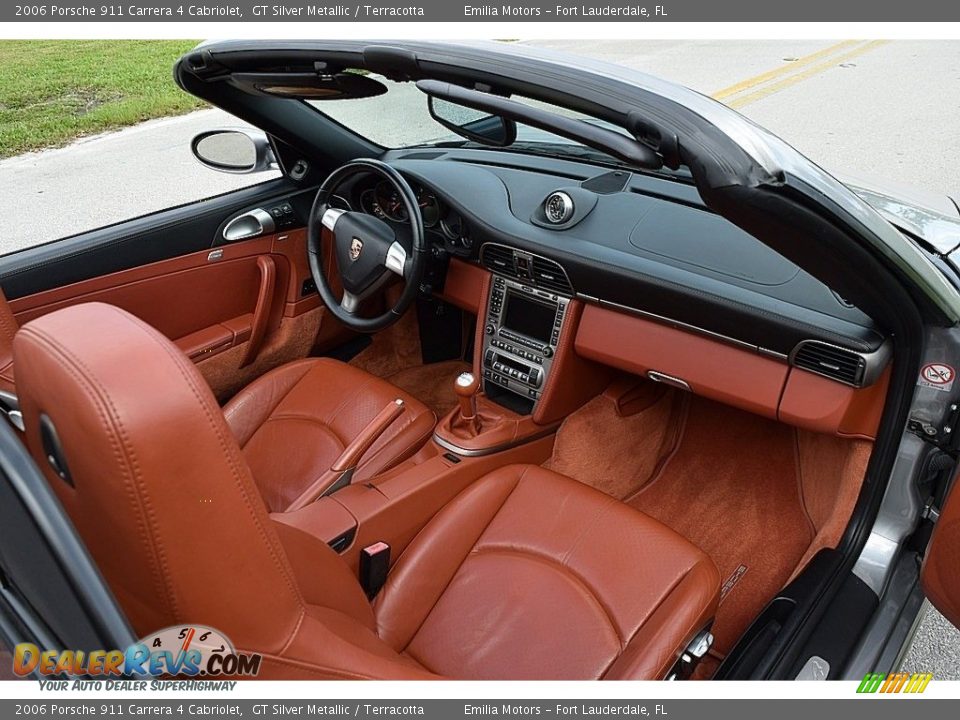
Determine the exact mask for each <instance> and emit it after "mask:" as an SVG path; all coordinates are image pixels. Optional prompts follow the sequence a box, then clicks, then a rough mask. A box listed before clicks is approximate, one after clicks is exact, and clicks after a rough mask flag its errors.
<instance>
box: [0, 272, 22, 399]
mask: <svg viewBox="0 0 960 720" xmlns="http://www.w3.org/2000/svg"><path fill="white" fill-rule="evenodd" d="M17 327H18V326H17V319H16V318H15V317H14V316H13V311H12V310H11V309H10V303H8V302H7V296H6V295H4V294H3V289H2V288H0V390H3V391H5V392H8V393H13V392H14V388H13V336H14V335H15V334H16V332H17Z"/></svg>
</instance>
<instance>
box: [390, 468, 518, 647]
mask: <svg viewBox="0 0 960 720" xmlns="http://www.w3.org/2000/svg"><path fill="white" fill-rule="evenodd" d="M528 469H529V468H524V470H523V472H522V473H521V474H520V476H519V477H518V478H517V479H516V480H515V481H514V485H513V487H512V488H510V490H509V492H507V493H506V494H505V495H504V497H503V500H502V501H501V502H500V505H499V506H498V507H497V509H496V510H494V511H493V513H492V514H491V515H490V518H489V519H488V520H487V522H486V524H485V525H484V526H483V528H482V529H481V530H480V533H479V534H478V535H477V539H476V540H475V541H474V543H473V545H472V546H471V547H470V548H469V549H468V550H467V552H466V554H465V555H464V556H463V557H462V558H461V560H460V564H459V565H457V567H456V568H455V569H454V571H453V573H451V575H450V577H448V578H447V581H446V582H445V583H444V585H443V587H442V588H441V589H440V592H439V593H437V597H436V599H435V600H434V601H433V603H432V604H431V605H430V608H429V609H428V610H427V611H426V612H425V613H424V614H423V617H422V618H421V619H420V622H419V623H418V624H417V627H416V628H415V629H414V631H413V632H412V633H411V634H410V637H409V639H408V640H407V642H406V643H404V645H403V647H401V648H400V649H399V652H406V651H407V648H409V647H410V644H411V643H412V642H413V641H414V640H416V638H417V634H418V633H419V632H420V630H421V629H422V628H423V625H424V623H426V622H427V619H428V618H429V617H430V614H431V613H432V612H433V611H434V610H435V609H436V607H437V603H438V602H440V598H442V597H443V594H444V593H445V592H446V590H447V588H448V587H450V583H451V582H453V579H454V578H455V577H456V576H457V573H458V572H460V567H461V566H462V565H463V563H464V561H465V560H466V559H467V557H468V556H469V555H470V553H471V552H472V551H473V549H474V548H475V547H476V544H477V543H478V542H479V541H480V538H482V537H483V534H484V533H485V532H486V531H487V528H489V527H490V524H491V523H492V522H493V521H494V519H495V518H496V517H497V515H498V514H499V513H500V511H501V510H502V509H503V506H504V505H506V503H507V500H509V499H510V496H511V495H513V492H514V490H516V489H517V486H518V485H519V484H520V480H522V479H523V476H524V475H525V474H526V473H527V470H528ZM447 507H449V505H448V506H447ZM441 512H443V511H442V510H441ZM438 515H439V513H438ZM434 517H436V516H434ZM430 525H431V523H428V524H427V526H426V527H424V528H423V530H421V531H420V532H419V533H417V536H416V537H415V538H414V539H413V540H412V541H411V542H410V544H409V545H407V549H406V550H404V551H403V553H402V554H401V555H400V557H399V558H398V560H397V565H398V566H399V565H400V562H401V561H402V560H403V558H404V556H406V555H408V554H410V553H411V552H412V551H413V550H414V549H415V548H416V546H417V540H418V539H420V538H421V536H422V535H423V534H424V533H426V532H428V531H429V529H430ZM390 589H391V588H390V582H389V580H388V581H387V586H386V587H385V588H384V590H385V591H388V590H390ZM378 627H379V624H378ZM378 634H379V633H378Z"/></svg>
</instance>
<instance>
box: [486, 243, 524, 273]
mask: <svg viewBox="0 0 960 720" xmlns="http://www.w3.org/2000/svg"><path fill="white" fill-rule="evenodd" d="M483 265H484V267H486V268H487V270H491V271H493V272H495V273H499V274H500V275H507V276H509V277H516V275H517V269H516V267H515V266H514V264H513V250H511V249H510V248H507V247H503V245H484V246H483Z"/></svg>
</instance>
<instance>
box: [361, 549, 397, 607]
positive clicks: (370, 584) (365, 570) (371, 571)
mask: <svg viewBox="0 0 960 720" xmlns="http://www.w3.org/2000/svg"><path fill="white" fill-rule="evenodd" d="M389 570H390V546H389V545H387V543H385V542H376V543H374V544H373V545H368V546H367V547H365V548H363V550H361V551H360V586H361V587H362V588H363V591H364V592H365V593H366V594H367V597H368V598H369V599H371V600H373V598H375V597H376V596H377V593H378V592H380V590H381V588H383V586H384V585H385V584H386V582H387V572H388V571H389Z"/></svg>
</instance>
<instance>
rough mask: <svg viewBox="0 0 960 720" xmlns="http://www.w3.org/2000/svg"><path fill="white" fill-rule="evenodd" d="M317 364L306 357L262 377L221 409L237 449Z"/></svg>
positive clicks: (245, 442) (314, 359)
mask: <svg viewBox="0 0 960 720" xmlns="http://www.w3.org/2000/svg"><path fill="white" fill-rule="evenodd" d="M318 362H320V361H319V360H318V359H316V358H307V359H305V360H297V361H295V362H291V363H287V364H286V365H281V366H280V367H278V368H276V369H274V370H271V371H270V372H268V373H266V374H264V375H261V376H260V377H259V378H257V379H256V380H254V381H253V382H252V383H250V384H249V385H247V387H245V388H244V389H243V390H241V391H240V392H239V393H237V394H236V395H235V396H234V397H233V399H231V400H230V402H228V403H227V404H226V405H224V407H223V416H224V417H225V418H226V419H227V425H229V426H230V430H231V431H232V432H233V436H234V437H235V438H236V439H237V442H238V443H239V444H240V447H243V446H244V445H246V444H247V443H248V442H249V441H250V438H251V437H253V434H254V433H255V432H256V431H257V429H258V428H259V427H260V426H261V425H263V423H264V422H266V420H267V418H268V417H270V414H271V413H272V412H273V411H274V410H276V408H277V406H278V405H279V404H280V403H281V401H282V400H283V398H285V397H286V396H287V394H288V393H289V392H290V391H291V390H292V389H293V388H294V387H295V386H296V384H297V383H298V382H300V380H302V379H303V377H304V376H305V375H306V374H307V373H308V372H310V370H311V369H312V368H313V367H314V366H315V365H316V364H317V363H318Z"/></svg>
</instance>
